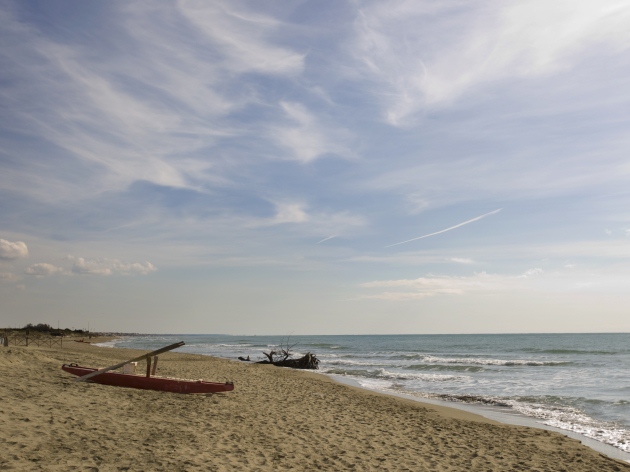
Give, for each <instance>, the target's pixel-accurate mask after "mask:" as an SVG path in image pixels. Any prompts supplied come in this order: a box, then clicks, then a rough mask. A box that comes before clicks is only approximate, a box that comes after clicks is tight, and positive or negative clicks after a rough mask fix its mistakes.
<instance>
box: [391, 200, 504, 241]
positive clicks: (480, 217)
mask: <svg viewBox="0 0 630 472" xmlns="http://www.w3.org/2000/svg"><path fill="white" fill-rule="evenodd" d="M501 210H503V208H499V209H498V210H494V211H491V212H490V213H486V214H485V215H481V216H478V217H476V218H473V219H472V220H468V221H464V222H463V223H460V224H458V225H455V226H451V227H450V228H446V229H443V230H441V231H436V232H435V233H431V234H425V235H424V236H419V237H417V238H413V239H408V240H407V241H402V242H400V243H396V244H390V245H389V246H385V247H392V246H398V245H399V244H406V243H410V242H411V241H417V240H418V239H423V238H428V237H429V236H435V235H436V234H440V233H446V232H447V231H450V230H452V229H455V228H459V227H460V226H464V225H467V224H468V223H472V222H473V221H477V220H480V219H482V218H485V217H486V216H490V215H494V214H496V213H499V212H500V211H501Z"/></svg>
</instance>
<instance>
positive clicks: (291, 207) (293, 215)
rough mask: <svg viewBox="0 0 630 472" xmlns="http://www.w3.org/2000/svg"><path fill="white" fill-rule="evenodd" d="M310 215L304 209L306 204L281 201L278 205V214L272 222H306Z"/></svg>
mask: <svg viewBox="0 0 630 472" xmlns="http://www.w3.org/2000/svg"><path fill="white" fill-rule="evenodd" d="M308 219H309V217H308V215H307V213H306V211H304V205H301V204H299V203H279V204H277V205H276V215H275V216H274V218H273V220H272V224H278V223H304V222H306V221H308Z"/></svg>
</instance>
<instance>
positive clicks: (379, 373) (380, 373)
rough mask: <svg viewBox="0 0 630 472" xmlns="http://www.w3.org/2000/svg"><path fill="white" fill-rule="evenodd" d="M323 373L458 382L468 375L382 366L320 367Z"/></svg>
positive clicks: (386, 378) (384, 378)
mask: <svg viewBox="0 0 630 472" xmlns="http://www.w3.org/2000/svg"><path fill="white" fill-rule="evenodd" d="M322 372H323V373H325V374H333V375H343V376H350V377H355V378H369V379H382V380H390V381H394V380H415V381H422V382H458V381H462V380H468V377H465V376H457V375H445V374H424V373H415V372H392V371H390V370H386V369H384V368H379V369H353V368H348V369H343V368H339V367H332V368H325V369H322Z"/></svg>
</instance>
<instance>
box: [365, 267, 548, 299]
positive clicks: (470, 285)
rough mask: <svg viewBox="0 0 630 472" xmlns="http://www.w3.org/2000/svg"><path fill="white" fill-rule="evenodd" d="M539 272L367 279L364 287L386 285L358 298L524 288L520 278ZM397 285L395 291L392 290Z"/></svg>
mask: <svg viewBox="0 0 630 472" xmlns="http://www.w3.org/2000/svg"><path fill="white" fill-rule="evenodd" d="M540 274H542V271H541V270H540V269H531V270H528V271H526V272H525V273H524V274H522V275H518V276H505V275H498V274H488V273H486V272H480V273H476V274H474V275H472V276H468V277H464V276H462V277H452V276H434V275H430V276H427V277H420V278H417V279H400V280H378V281H373V282H366V283H363V284H361V285H360V287H362V288H365V289H376V290H378V289H388V290H387V291H384V292H379V293H375V294H371V295H364V296H361V298H369V299H382V300H415V299H421V298H427V297H433V296H437V295H463V294H465V293H474V292H488V293H489V292H503V291H506V290H518V289H524V288H527V286H526V285H523V282H521V281H520V280H522V279H528V278H533V277H535V276H536V275H540ZM391 289H397V291H391Z"/></svg>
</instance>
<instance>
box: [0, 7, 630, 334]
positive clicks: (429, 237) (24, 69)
mask: <svg viewBox="0 0 630 472" xmlns="http://www.w3.org/2000/svg"><path fill="white" fill-rule="evenodd" d="M0 38H1V40H0V65H1V66H0V326H9V327H21V326H24V325H25V324H26V323H35V324H36V323H48V324H50V325H52V326H57V325H59V326H61V327H68V328H75V329H87V328H89V329H90V330H92V331H118V332H142V333H224V334H236V335H238V334H243V335H244V334H249V335H253V334H261V335H262V334H278V335H287V334H294V335H295V334H396V333H511V332H528V333H531V332H628V331H630V316H628V313H629V311H628V307H629V306H630V132H629V130H630V81H629V80H628V77H630V4H629V3H628V2H627V1H625V0H622V1H616V0H610V1H607V2H601V1H597V0H594V1H580V0H577V1H576V0H570V1H565V0H558V1H555V2H548V1H542V0H525V1H522V2H504V1H498V0H496V1H495V0H483V1H477V0H472V1H471V0H466V1H459V0H451V1H448V2H435V1H428V0H414V1H404V0H400V1H390V0H373V1H369V0H366V1H362V0H348V1H338V0H317V1H309V0H299V1H295V0H293V1H292V0H288V1H285V0H282V1H279V0H278V1H273V0H271V1H265V2H244V1H238V0H229V1H227V0H226V1H221V0H213V1H203V0H196V1H195V0H190V1H184V0H182V1H164V2H140V1H127V0H125V1H116V0H113V1H109V2H85V1H82V0H74V1H73V0H64V1H60V0H59V1H57V0H42V1H27V0H25V1H7V0H0Z"/></svg>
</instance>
